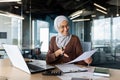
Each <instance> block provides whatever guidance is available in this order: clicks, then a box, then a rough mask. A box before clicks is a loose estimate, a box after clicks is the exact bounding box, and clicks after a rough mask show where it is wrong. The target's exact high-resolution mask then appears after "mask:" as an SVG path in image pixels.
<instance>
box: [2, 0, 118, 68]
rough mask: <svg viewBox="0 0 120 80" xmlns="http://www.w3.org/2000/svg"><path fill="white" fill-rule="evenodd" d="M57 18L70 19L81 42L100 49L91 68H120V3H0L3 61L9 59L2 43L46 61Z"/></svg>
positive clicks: (85, 0)
mask: <svg viewBox="0 0 120 80" xmlns="http://www.w3.org/2000/svg"><path fill="white" fill-rule="evenodd" d="M58 15H65V16H66V17H68V19H69V21H70V24H69V25H70V33H71V34H74V35H77V36H78V37H79V39H80V41H81V43H83V42H87V43H88V44H89V43H90V45H89V47H91V49H94V48H98V51H97V52H96V53H95V54H94V55H93V56H92V58H93V62H92V64H91V66H100V67H108V68H115V69H120V64H119V62H120V35H119V34H120V32H119V31H120V22H119V21H120V16H119V15H120V1H119V0H18V1H14V0H13V1H11V2H9V1H7V0H1V1H0V58H1V59H5V58H7V55H6V53H5V51H4V49H3V48H2V44H13V45H18V46H19V48H20V49H21V52H22V55H23V56H24V57H25V58H30V59H40V60H41V59H42V60H45V56H46V54H47V51H48V47H49V42H50V39H51V37H52V36H55V35H57V32H56V31H55V29H54V25H53V24H54V19H55V17H56V16H58ZM85 48H87V47H85Z"/></svg>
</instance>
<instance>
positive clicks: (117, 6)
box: [116, 0, 119, 16]
mask: <svg viewBox="0 0 120 80" xmlns="http://www.w3.org/2000/svg"><path fill="white" fill-rule="evenodd" d="M116 2H117V5H116V7H117V14H116V16H119V12H118V11H119V9H118V0H117V1H116Z"/></svg>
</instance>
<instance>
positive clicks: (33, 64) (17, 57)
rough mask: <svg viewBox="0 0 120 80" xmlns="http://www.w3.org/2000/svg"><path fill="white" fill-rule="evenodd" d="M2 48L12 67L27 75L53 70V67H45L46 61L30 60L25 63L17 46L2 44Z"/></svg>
mask: <svg viewBox="0 0 120 80" xmlns="http://www.w3.org/2000/svg"><path fill="white" fill-rule="evenodd" d="M3 48H4V49H5V51H6V53H7V55H8V57H9V59H10V61H11V63H12V65H13V66H14V67H16V68H18V69H20V70H23V71H25V72H27V73H29V74H31V73H37V72H43V71H46V70H50V69H54V68H55V67H54V66H51V65H47V64H46V61H42V60H32V61H27V62H26V61H25V60H24V58H23V56H22V53H21V51H20V49H19V47H18V46H17V45H8V44H3Z"/></svg>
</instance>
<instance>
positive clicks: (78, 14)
mask: <svg viewBox="0 0 120 80" xmlns="http://www.w3.org/2000/svg"><path fill="white" fill-rule="evenodd" d="M83 11H84V9H83V10H78V11H76V12H74V13H72V14H71V15H70V16H69V17H70V18H72V19H73V18H76V17H79V16H80V15H81V14H82V13H83Z"/></svg>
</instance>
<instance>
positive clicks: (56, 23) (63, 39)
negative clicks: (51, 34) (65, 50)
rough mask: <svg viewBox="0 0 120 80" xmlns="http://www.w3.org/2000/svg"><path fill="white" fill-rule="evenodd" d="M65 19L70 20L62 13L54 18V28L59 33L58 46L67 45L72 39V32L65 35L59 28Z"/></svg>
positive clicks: (57, 37)
mask: <svg viewBox="0 0 120 80" xmlns="http://www.w3.org/2000/svg"><path fill="white" fill-rule="evenodd" d="M64 20H66V21H68V19H67V18H66V17H65V16H62V15H61V16H57V17H56V18H55V20H54V28H55V30H56V31H57V32H58V34H57V36H56V44H57V46H58V47H59V48H62V47H65V46H66V45H67V44H68V42H69V41H70V39H71V35H70V34H68V35H67V36H64V35H62V34H61V33H60V32H59V30H58V28H59V26H60V24H61V23H62V22H63V21H64Z"/></svg>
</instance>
